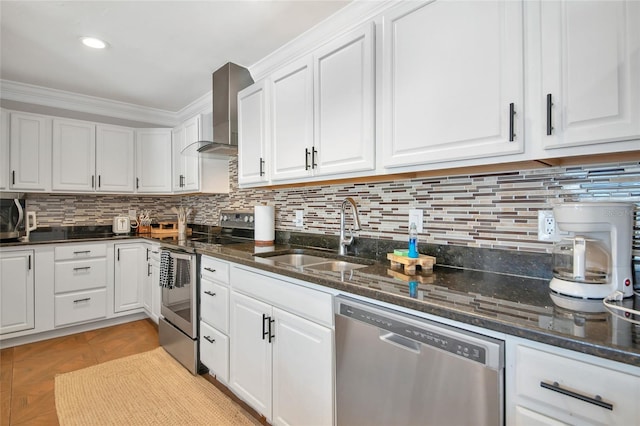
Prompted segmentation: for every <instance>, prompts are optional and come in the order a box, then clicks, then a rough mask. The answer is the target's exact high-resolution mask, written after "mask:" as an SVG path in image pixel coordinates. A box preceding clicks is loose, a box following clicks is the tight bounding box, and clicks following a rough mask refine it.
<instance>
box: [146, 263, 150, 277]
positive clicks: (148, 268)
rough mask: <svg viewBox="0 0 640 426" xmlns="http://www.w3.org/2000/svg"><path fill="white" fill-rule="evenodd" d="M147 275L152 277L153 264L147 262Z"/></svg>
mask: <svg viewBox="0 0 640 426" xmlns="http://www.w3.org/2000/svg"><path fill="white" fill-rule="evenodd" d="M147 276H148V277H150V276H151V264H150V263H147Z"/></svg>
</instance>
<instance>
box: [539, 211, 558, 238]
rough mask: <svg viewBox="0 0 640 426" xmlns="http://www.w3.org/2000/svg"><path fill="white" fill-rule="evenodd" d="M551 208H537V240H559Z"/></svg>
mask: <svg viewBox="0 0 640 426" xmlns="http://www.w3.org/2000/svg"><path fill="white" fill-rule="evenodd" d="M561 239H562V237H561V235H560V232H559V231H558V228H557V226H556V219H555V217H554V216H553V210H538V241H560V240H561Z"/></svg>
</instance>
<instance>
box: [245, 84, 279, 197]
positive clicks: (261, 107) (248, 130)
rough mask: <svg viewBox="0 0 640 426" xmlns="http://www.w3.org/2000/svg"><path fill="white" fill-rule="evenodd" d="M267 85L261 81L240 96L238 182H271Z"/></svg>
mask: <svg viewBox="0 0 640 426" xmlns="http://www.w3.org/2000/svg"><path fill="white" fill-rule="evenodd" d="M267 91H268V89H267V83H266V81H264V80H263V81H259V82H257V83H254V84H253V85H251V86H249V87H247V88H246V89H243V90H241V91H240V92H239V93H238V183H239V184H240V185H243V184H251V183H260V182H267V181H268V176H269V173H268V170H269V167H271V166H270V164H268V163H267V161H266V156H267V147H268V144H269V134H268V132H269V125H268V113H269V111H268V110H267Z"/></svg>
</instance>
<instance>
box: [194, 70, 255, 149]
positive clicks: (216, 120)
mask: <svg viewBox="0 0 640 426" xmlns="http://www.w3.org/2000/svg"><path fill="white" fill-rule="evenodd" d="M212 79H213V90H212V92H213V138H212V139H213V140H201V141H197V142H194V143H192V144H190V145H188V146H187V147H185V148H184V149H183V150H182V154H184V155H193V153H194V151H195V152H196V155H199V156H202V157H211V158H225V157H232V156H236V155H238V92H239V91H240V90H242V89H244V88H245V87H248V86H250V85H251V84H253V78H251V74H250V73H249V70H248V69H246V68H244V67H241V66H239V65H236V64H233V63H231V62H227V64H225V65H223V66H222V67H220V68H219V69H218V70H217V71H215V72H214V73H213V78H212ZM203 136H204V135H203ZM207 136H208V135H207Z"/></svg>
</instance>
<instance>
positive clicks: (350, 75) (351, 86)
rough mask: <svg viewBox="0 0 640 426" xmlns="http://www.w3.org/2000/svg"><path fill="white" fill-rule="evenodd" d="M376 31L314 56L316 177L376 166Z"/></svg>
mask: <svg viewBox="0 0 640 426" xmlns="http://www.w3.org/2000/svg"><path fill="white" fill-rule="evenodd" d="M374 37H375V32H374V26H373V23H369V24H367V25H365V26H364V27H361V28H359V29H357V30H354V31H352V32H350V33H349V34H346V35H345V36H343V37H340V38H339V39H337V40H335V41H333V42H331V43H329V44H328V45H326V46H324V47H322V48H320V49H319V50H318V51H317V52H315V53H314V55H313V56H314V81H315V92H314V111H315V138H314V143H315V149H316V153H314V155H313V157H314V160H315V161H314V164H313V167H314V170H315V174H316V175H330V174H336V173H348V172H355V171H360V170H373V169H374V167H375V139H374V134H375V125H374V123H375V121H374V117H375V78H374V77H375V61H374Z"/></svg>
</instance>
